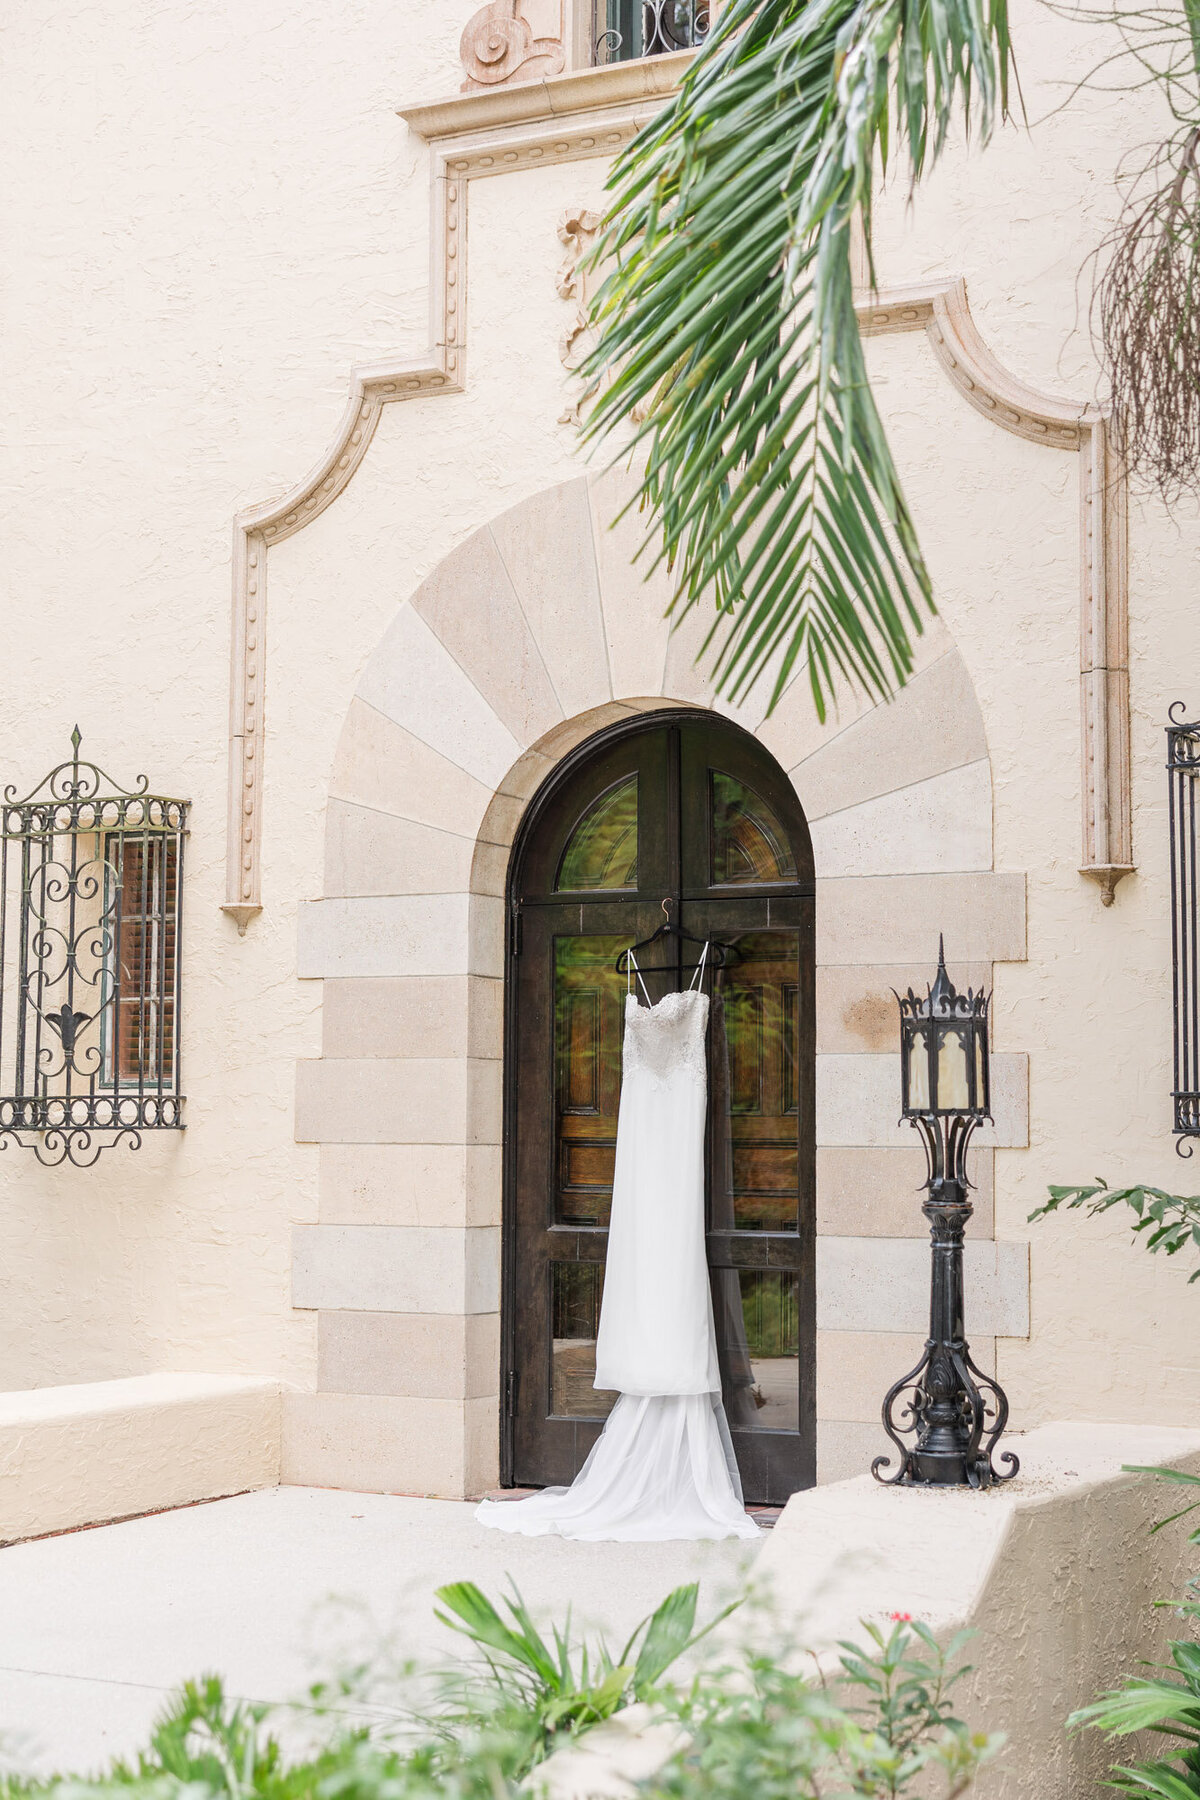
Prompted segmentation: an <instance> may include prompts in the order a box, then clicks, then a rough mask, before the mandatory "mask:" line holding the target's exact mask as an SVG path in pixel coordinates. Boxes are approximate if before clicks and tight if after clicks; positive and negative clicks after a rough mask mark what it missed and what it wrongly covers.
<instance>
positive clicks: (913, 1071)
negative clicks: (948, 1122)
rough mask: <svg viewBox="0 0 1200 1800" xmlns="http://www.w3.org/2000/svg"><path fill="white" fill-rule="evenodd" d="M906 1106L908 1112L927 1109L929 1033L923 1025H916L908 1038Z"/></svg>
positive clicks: (925, 1110)
mask: <svg viewBox="0 0 1200 1800" xmlns="http://www.w3.org/2000/svg"><path fill="white" fill-rule="evenodd" d="M906 1106H907V1108H908V1111H909V1112H928V1110H929V1035H928V1027H927V1026H923V1025H918V1026H917V1027H916V1028H915V1029H914V1031H913V1034H912V1037H911V1038H910V1039H909V1046H908V1097H907V1100H906Z"/></svg>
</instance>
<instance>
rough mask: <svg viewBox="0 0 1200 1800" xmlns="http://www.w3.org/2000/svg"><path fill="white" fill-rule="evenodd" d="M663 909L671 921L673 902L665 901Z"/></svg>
mask: <svg viewBox="0 0 1200 1800" xmlns="http://www.w3.org/2000/svg"><path fill="white" fill-rule="evenodd" d="M662 909H663V911H664V913H665V914H666V915H667V918H668V919H669V918H670V916H671V902H670V901H669V900H664V901H663V903H662Z"/></svg>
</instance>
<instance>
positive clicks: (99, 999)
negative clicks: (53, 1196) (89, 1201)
mask: <svg viewBox="0 0 1200 1800" xmlns="http://www.w3.org/2000/svg"><path fill="white" fill-rule="evenodd" d="M79 745H80V735H79V727H78V726H76V728H75V730H74V731H73V732H72V734H71V752H72V754H71V760H70V761H69V762H63V763H59V764H58V766H57V767H56V768H54V769H52V770H51V771H50V773H49V774H48V775H47V776H46V777H45V778H44V780H42V781H41V782H39V783H38V785H37V787H36V788H34V790H33V792H32V793H31V794H29V795H27V796H26V797H25V798H24V799H18V798H17V792H16V789H15V788H14V787H8V788H6V789H5V790H4V799H3V802H2V804H0V1149H6V1148H7V1147H8V1145H9V1143H10V1142H14V1141H15V1142H16V1143H17V1144H19V1145H20V1146H21V1147H22V1148H23V1149H27V1150H32V1151H33V1152H34V1154H35V1155H36V1157H37V1159H38V1161H39V1162H41V1163H44V1164H46V1165H47V1166H50V1167H54V1166H56V1165H57V1164H59V1163H63V1162H70V1163H73V1164H75V1166H76V1167H77V1168H89V1167H90V1166H91V1165H92V1164H93V1163H94V1162H95V1161H96V1159H97V1157H98V1156H99V1155H100V1153H101V1151H102V1150H105V1149H110V1148H112V1147H113V1146H114V1145H116V1144H120V1143H124V1144H126V1145H127V1146H128V1147H129V1148H130V1149H131V1150H136V1149H137V1148H138V1147H139V1145H140V1144H141V1141H142V1133H143V1132H144V1131H179V1130H182V1128H183V1122H184V1120H183V1106H184V1103H183V1093H182V1088H181V1085H180V1079H181V1070H180V1007H179V977H180V970H179V951H180V942H181V928H182V923H183V917H182V906H183V846H184V840H185V838H186V836H187V815H188V805H189V803H188V802H187V801H186V800H173V799H168V798H166V797H165V796H163V795H159V794H151V793H150V792H149V791H148V783H147V779H146V777H145V776H144V775H142V776H140V777H139V778H138V782H137V784H136V786H135V787H134V788H132V789H126V788H119V787H117V785H116V784H115V783H114V782H113V781H112V778H111V777H110V776H108V775H106V774H105V773H104V771H103V770H102V769H100V768H98V767H97V765H96V764H95V763H91V762H83V761H81V760H80V756H79Z"/></svg>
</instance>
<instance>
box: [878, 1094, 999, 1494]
mask: <svg viewBox="0 0 1200 1800" xmlns="http://www.w3.org/2000/svg"><path fill="white" fill-rule="evenodd" d="M932 1128H933V1129H934V1130H936V1124H935V1123H934V1124H933V1126H932ZM965 1135H966V1134H963V1138H964V1140H965ZM956 1148H959V1149H960V1152H961V1153H962V1154H963V1155H965V1151H966V1144H965V1141H960V1144H959V1145H958V1146H956ZM921 1210H922V1212H923V1213H924V1214H925V1217H926V1218H927V1219H928V1220H929V1226H930V1248H931V1252H932V1258H933V1283H932V1289H931V1293H930V1330H929V1337H928V1338H927V1339H926V1342H925V1350H924V1353H923V1355H922V1357H921V1360H920V1362H919V1363H918V1364H917V1366H916V1368H915V1369H910V1370H909V1372H908V1374H907V1375H903V1376H901V1378H900V1380H899V1381H897V1382H896V1383H895V1385H894V1386H893V1387H891V1388H890V1389H889V1390H888V1393H887V1397H886V1398H885V1400H884V1402H883V1428H884V1430H885V1431H886V1432H887V1434H888V1436H889V1437H890V1438H891V1440H892V1442H893V1444H895V1446H896V1448H897V1450H898V1451H899V1452H900V1466H899V1468H898V1469H897V1470H896V1472H895V1474H885V1473H884V1470H885V1469H890V1468H891V1466H892V1460H893V1459H892V1458H891V1457H890V1456H877V1457H876V1458H875V1461H874V1462H873V1463H872V1464H871V1473H872V1475H874V1477H875V1479H876V1481H882V1482H883V1483H885V1485H888V1486H893V1487H894V1486H896V1485H898V1484H899V1483H901V1482H916V1483H921V1484H928V1485H931V1486H936V1487H973V1488H985V1487H990V1486H991V1485H992V1484H993V1482H997V1481H1011V1480H1012V1478H1013V1476H1014V1475H1015V1474H1016V1473H1017V1470H1018V1469H1019V1467H1020V1464H1019V1462H1018V1461H1017V1458H1016V1457H1015V1456H1014V1455H1013V1453H1012V1452H1011V1450H1005V1451H1003V1452H1002V1453H1001V1455H1000V1459H999V1460H1000V1462H1001V1464H1003V1465H1004V1467H1003V1470H1001V1469H998V1468H997V1467H996V1465H995V1463H994V1462H993V1460H992V1452H993V1450H994V1449H995V1446H996V1443H997V1441H998V1439H999V1437H1000V1434H1001V1432H1002V1431H1003V1430H1004V1427H1005V1426H1006V1424H1007V1423H1008V1399H1007V1396H1006V1395H1005V1392H1004V1389H1003V1388H1002V1387H1001V1386H1000V1384H999V1383H998V1382H996V1381H993V1379H992V1377H991V1376H990V1375H985V1374H984V1372H983V1370H982V1369H980V1368H979V1367H978V1365H977V1364H976V1363H975V1362H974V1361H973V1360H972V1357H971V1350H970V1346H969V1345H968V1343H967V1340H966V1337H965V1336H964V1332H963V1235H964V1233H965V1231H966V1227H967V1220H968V1219H969V1218H970V1217H971V1214H972V1212H973V1211H974V1208H973V1207H972V1205H971V1203H970V1201H969V1200H968V1199H967V1194H966V1184H965V1181H960V1180H955V1179H954V1178H952V1177H951V1178H947V1177H941V1178H935V1179H933V1180H932V1181H931V1182H930V1184H929V1196H928V1198H927V1199H926V1201H925V1203H924V1205H923V1207H922V1208H921Z"/></svg>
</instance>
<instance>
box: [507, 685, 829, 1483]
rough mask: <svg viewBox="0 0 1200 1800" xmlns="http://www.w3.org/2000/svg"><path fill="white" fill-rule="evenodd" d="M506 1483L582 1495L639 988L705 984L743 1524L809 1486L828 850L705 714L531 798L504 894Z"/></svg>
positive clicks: (720, 1303)
mask: <svg viewBox="0 0 1200 1800" xmlns="http://www.w3.org/2000/svg"><path fill="white" fill-rule="evenodd" d="M507 903H508V917H509V933H508V960H507V970H506V977H507V979H506V1032H505V1113H504V1144H505V1165H504V1188H505V1193H504V1236H503V1245H504V1258H503V1271H504V1273H503V1307H502V1311H503V1326H502V1343H503V1360H504V1380H503V1384H502V1391H503V1393H504V1397H505V1405H504V1409H503V1412H502V1419H501V1452H500V1460H501V1473H502V1479H503V1480H505V1481H506V1482H509V1483H512V1484H515V1485H517V1486H535V1485H548V1484H551V1483H564V1482H570V1481H571V1480H572V1479H573V1478H574V1476H575V1475H576V1473H577V1472H578V1470H579V1468H580V1467H581V1466H582V1464H583V1461H584V1459H585V1458H586V1456H587V1454H588V1452H589V1450H590V1449H591V1447H592V1445H593V1444H594V1442H595V1440H596V1438H597V1436H598V1434H599V1431H600V1428H601V1424H602V1422H603V1419H604V1417H605V1416H606V1414H607V1412H608V1410H609V1408H610V1407H611V1405H612V1403H613V1400H614V1398H615V1396H614V1395H611V1394H605V1393H598V1392H597V1391H596V1389H595V1386H594V1381H593V1377H594V1375H595V1335H596V1327H597V1324H598V1320H599V1306H600V1299H601V1295H602V1292H603V1281H604V1258H605V1246H606V1239H607V1223H608V1211H609V1205H610V1201H611V1194H612V1171H613V1157H614V1152H615V1146H616V1122H617V1103H618V1095H619V1091H620V1079H621V1038H622V1018H623V1007H624V999H625V994H626V991H627V989H628V986H629V981H628V976H627V974H626V973H623V972H622V970H621V968H620V966H619V965H620V963H621V960H622V952H623V951H625V950H626V948H627V947H628V946H629V945H631V944H634V943H639V942H642V941H644V940H647V939H650V938H651V937H652V936H653V934H654V933H655V931H656V930H657V929H658V928H659V927H660V926H661V925H662V924H663V923H664V916H669V917H670V918H671V919H672V920H674V921H675V922H677V923H678V924H679V925H680V926H681V927H682V929H683V931H684V932H685V933H687V934H688V935H687V937H685V938H683V939H680V938H677V937H671V938H667V939H665V940H661V941H660V942H659V943H658V944H657V945H654V944H651V945H650V947H649V948H648V949H647V951H646V952H644V955H643V963H644V969H643V973H644V978H645V982H646V985H647V988H648V991H649V993H650V996H651V998H652V999H655V1000H657V999H658V998H660V997H661V995H662V994H663V993H665V992H667V991H669V990H670V989H672V988H676V987H679V986H682V985H683V984H684V983H685V982H686V981H687V980H688V979H689V978H690V977H691V975H692V973H693V970H694V969H695V967H696V963H697V957H698V956H699V953H700V948H701V946H702V945H704V944H708V945H710V946H711V947H712V949H713V951H714V952H715V955H714V966H713V968H712V970H711V987H710V991H711V994H712V1008H711V1013H710V1028H709V1065H710V1066H709V1098H710V1104H709V1125H708V1142H707V1150H706V1187H707V1220H706V1226H707V1245H708V1260H709V1269H710V1276H711V1281H712V1292H713V1304H714V1316H715V1319H716V1322H717V1337H718V1347H719V1351H720V1358H721V1369H722V1380H723V1386H724V1393H725V1405H726V1411H727V1414H728V1417H729V1421H730V1425H731V1429H732V1433H733V1439H734V1444H735V1448H736V1451H737V1455H738V1462H739V1465H740V1467H741V1471H742V1481H743V1486H744V1488H745V1491H746V1496H747V1498H748V1499H749V1500H753V1501H758V1502H764V1503H769V1504H778V1503H781V1502H782V1501H784V1500H786V1499H787V1497H788V1495H789V1494H791V1493H792V1492H794V1491H795V1490H796V1489H797V1488H799V1487H804V1486H809V1485H811V1483H812V1482H813V1480H814V1479H815V1466H816V1438H815V1432H816V1400H815V1270H814V1243H815V1239H814V1217H815V1129H814V1085H815V1083H814V1075H815V1060H814V1048H815V969H814V888H813V869H812V848H811V844H810V841H809V833H808V827H807V824H806V822H805V818H804V814H803V811H802V809H801V807H800V804H799V801H798V800H797V798H796V794H795V791H794V789H793V788H792V786H791V784H790V783H789V781H788V779H787V777H786V775H785V774H784V772H783V770H782V769H781V768H780V767H779V765H778V764H777V763H776V762H775V760H774V758H773V757H771V756H770V755H769V754H768V752H767V751H765V750H764V749H763V747H762V746H761V745H760V744H758V743H757V742H756V741H755V739H754V738H753V737H751V736H750V734H749V733H747V732H745V731H743V730H742V729H741V728H740V727H738V726H736V725H734V724H732V723H731V722H730V721H729V720H727V719H723V718H721V717H719V716H714V715H713V714H712V713H711V712H708V711H703V710H699V709H691V708H688V709H677V710H676V709H673V710H668V711H651V712H648V713H644V714H642V715H641V716H640V717H637V718H634V719H631V720H627V721H625V722H623V723H621V724H617V725H613V726H609V727H608V728H607V729H606V730H603V731H601V732H599V733H598V734H596V735H595V736H594V737H592V738H590V739H588V740H587V741H585V742H584V743H583V744H582V745H580V746H579V747H578V748H577V749H576V750H575V751H574V753H573V754H572V755H570V756H569V757H567V758H565V759H564V761H563V762H562V763H561V764H560V765H559V766H558V768H557V769H556V770H555V771H554V773H553V774H552V775H551V776H550V777H549V778H548V779H547V781H546V782H545V783H544V784H543V786H542V787H541V789H540V790H539V791H538V793H537V794H536V795H535V796H534V798H533V800H532V802H531V803H530V806H529V808H528V810H527V812H526V814H525V817H524V820H523V823H522V827H521V830H520V832H519V834H518V838H517V841H516V844H515V846H514V851H513V856H512V861H511V865H510V875H509V883H508V893H507Z"/></svg>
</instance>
